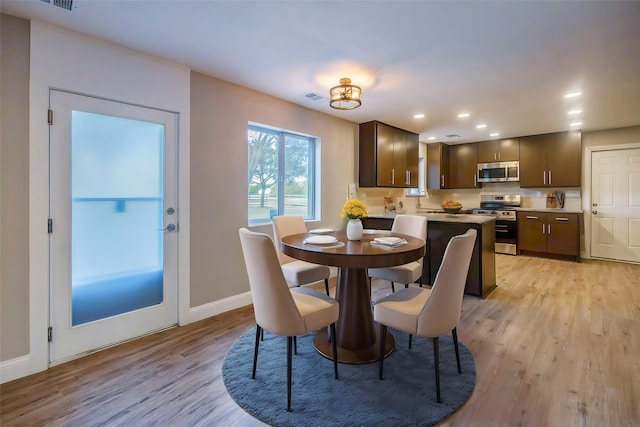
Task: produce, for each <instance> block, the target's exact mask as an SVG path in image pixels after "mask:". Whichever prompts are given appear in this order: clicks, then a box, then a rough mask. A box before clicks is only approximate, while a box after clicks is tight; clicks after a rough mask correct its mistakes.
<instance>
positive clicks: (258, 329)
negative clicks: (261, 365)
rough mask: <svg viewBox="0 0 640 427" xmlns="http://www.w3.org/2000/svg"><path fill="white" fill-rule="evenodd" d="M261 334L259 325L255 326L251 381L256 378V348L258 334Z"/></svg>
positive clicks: (258, 340) (258, 343)
mask: <svg viewBox="0 0 640 427" xmlns="http://www.w3.org/2000/svg"><path fill="white" fill-rule="evenodd" d="M261 332H262V328H261V327H260V325H256V344H255V346H254V347H253V373H252V374H251V379H255V378H256V366H258V347H259V346H260V333H261Z"/></svg>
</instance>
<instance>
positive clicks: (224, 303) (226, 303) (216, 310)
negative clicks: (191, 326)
mask: <svg viewBox="0 0 640 427" xmlns="http://www.w3.org/2000/svg"><path fill="white" fill-rule="evenodd" d="M252 303H253V300H252V299H251V292H246V293H244V294H239V295H234V296H232V297H229V298H225V299H221V300H219V301H213V302H210V303H208V304H203V305H199V306H197V307H192V308H191V309H190V310H189V323H192V322H197V321H198V320H203V319H206V318H208V317H211V316H216V315H218V314H221V313H224V312H226V311H230V310H235V309H236V308H240V307H244V306H246V305H249V304H252Z"/></svg>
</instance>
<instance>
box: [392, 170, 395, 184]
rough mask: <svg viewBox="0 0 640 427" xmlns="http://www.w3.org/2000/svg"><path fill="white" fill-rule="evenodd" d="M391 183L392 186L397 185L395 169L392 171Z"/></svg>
mask: <svg viewBox="0 0 640 427" xmlns="http://www.w3.org/2000/svg"><path fill="white" fill-rule="evenodd" d="M391 183H392V184H395V183H396V171H395V169H391Z"/></svg>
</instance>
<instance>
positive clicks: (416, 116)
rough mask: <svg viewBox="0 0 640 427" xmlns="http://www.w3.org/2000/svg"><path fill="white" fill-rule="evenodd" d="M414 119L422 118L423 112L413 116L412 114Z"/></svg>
mask: <svg viewBox="0 0 640 427" xmlns="http://www.w3.org/2000/svg"><path fill="white" fill-rule="evenodd" d="M413 118H414V119H423V118H424V114H416V115H415V116H413Z"/></svg>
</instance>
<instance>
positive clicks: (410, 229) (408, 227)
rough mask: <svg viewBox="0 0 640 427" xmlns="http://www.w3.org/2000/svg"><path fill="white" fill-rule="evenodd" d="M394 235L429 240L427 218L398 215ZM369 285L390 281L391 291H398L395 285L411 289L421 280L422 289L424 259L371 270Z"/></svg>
mask: <svg viewBox="0 0 640 427" xmlns="http://www.w3.org/2000/svg"><path fill="white" fill-rule="evenodd" d="M391 231H392V232H394V233H402V234H407V235H409V236H412V237H417V238H418V239H422V240H426V239H427V217H425V216H419V215H396V217H395V219H394V220H393V225H392V226H391ZM368 274H369V285H371V279H372V278H373V279H381V280H388V281H390V282H391V290H392V291H393V292H395V291H396V287H395V283H404V287H405V288H407V287H409V284H410V283H414V282H415V281H416V280H419V282H420V287H422V258H420V259H419V260H417V261H413V262H410V263H408V264H403V265H397V266H393V267H384V268H370V269H369V273H368Z"/></svg>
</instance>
